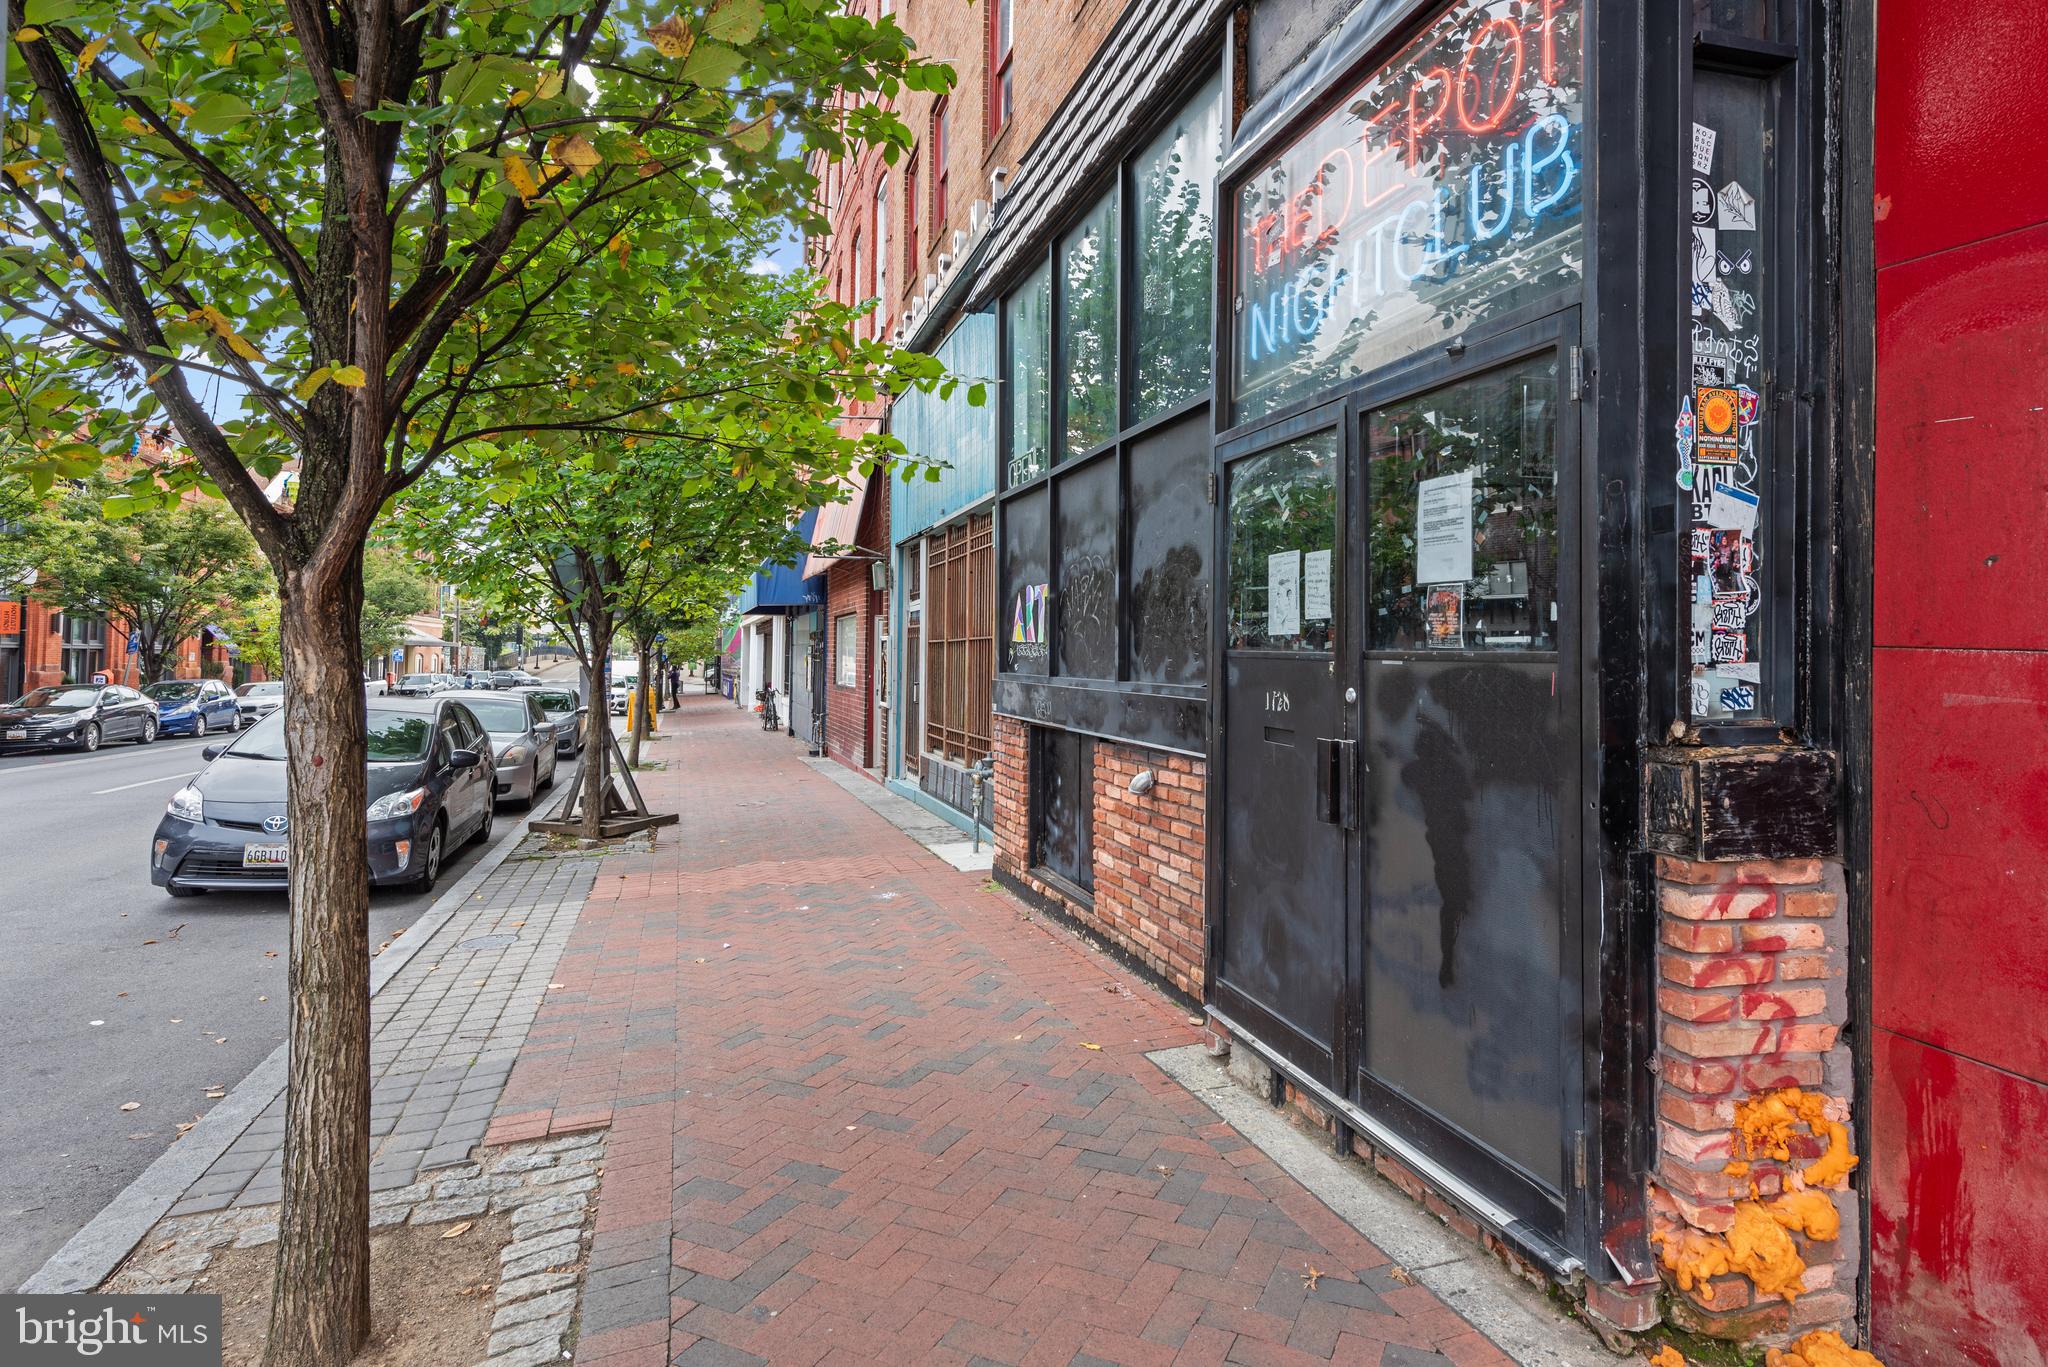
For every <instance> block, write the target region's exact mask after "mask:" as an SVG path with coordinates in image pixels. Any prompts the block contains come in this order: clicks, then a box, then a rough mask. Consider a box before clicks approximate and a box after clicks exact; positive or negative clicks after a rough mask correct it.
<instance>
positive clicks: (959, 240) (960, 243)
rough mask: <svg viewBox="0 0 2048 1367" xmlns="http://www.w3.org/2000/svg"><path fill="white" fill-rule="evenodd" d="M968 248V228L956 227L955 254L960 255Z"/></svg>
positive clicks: (954, 231)
mask: <svg viewBox="0 0 2048 1367" xmlns="http://www.w3.org/2000/svg"><path fill="white" fill-rule="evenodd" d="M966 250H967V230H966V229H965V228H955V229H954V230H953V255H955V256H958V255H960V254H961V253H962V252H964V251H966Z"/></svg>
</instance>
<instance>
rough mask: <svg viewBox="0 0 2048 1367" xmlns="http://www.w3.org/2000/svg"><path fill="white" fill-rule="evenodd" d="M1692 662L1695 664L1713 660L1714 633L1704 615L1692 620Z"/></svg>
mask: <svg viewBox="0 0 2048 1367" xmlns="http://www.w3.org/2000/svg"><path fill="white" fill-rule="evenodd" d="M1692 662H1693V663H1694V664H1696V665H1707V664H1712V663H1713V662H1714V634H1713V631H1712V630H1711V629H1710V628H1709V627H1708V626H1707V619H1706V618H1705V617H1695V618H1693V620H1692Z"/></svg>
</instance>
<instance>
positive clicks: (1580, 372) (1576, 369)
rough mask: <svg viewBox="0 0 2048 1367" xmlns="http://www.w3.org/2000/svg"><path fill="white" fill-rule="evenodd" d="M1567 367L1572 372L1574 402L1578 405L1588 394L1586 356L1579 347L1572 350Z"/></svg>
mask: <svg viewBox="0 0 2048 1367" xmlns="http://www.w3.org/2000/svg"><path fill="white" fill-rule="evenodd" d="M1566 365H1567V368H1568V369H1569V370H1570V371H1571V388H1572V402H1573V403H1577V402H1578V401H1579V400H1580V399H1582V398H1584V397H1585V394H1586V370H1585V357H1584V354H1583V353H1582V352H1581V351H1580V350H1579V349H1578V348H1577V347H1573V348H1572V349H1571V355H1570V357H1569V358H1568V360H1567V362H1566Z"/></svg>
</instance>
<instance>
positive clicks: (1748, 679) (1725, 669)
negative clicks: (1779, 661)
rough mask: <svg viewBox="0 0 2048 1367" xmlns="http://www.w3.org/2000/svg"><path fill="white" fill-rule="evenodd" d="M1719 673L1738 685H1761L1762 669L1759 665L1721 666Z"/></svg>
mask: <svg viewBox="0 0 2048 1367" xmlns="http://www.w3.org/2000/svg"><path fill="white" fill-rule="evenodd" d="M1721 672H1722V673H1723V674H1726V675H1727V676H1728V677H1729V678H1731V679H1734V680H1736V681H1737V682H1739V683H1762V682H1763V677H1764V667H1763V666H1762V665H1760V664H1746V665H1723V666H1722V667H1721Z"/></svg>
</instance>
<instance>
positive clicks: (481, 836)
mask: <svg viewBox="0 0 2048 1367" xmlns="http://www.w3.org/2000/svg"><path fill="white" fill-rule="evenodd" d="M497 819H498V804H497V803H495V802H492V803H488V804H486V805H485V807H484V819H483V820H482V821H479V822H477V824H476V834H475V835H472V836H471V837H470V838H469V839H470V843H471V844H474V845H488V844H490V843H491V826H492V824H493V823H495V822H496V821H497Z"/></svg>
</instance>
